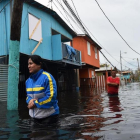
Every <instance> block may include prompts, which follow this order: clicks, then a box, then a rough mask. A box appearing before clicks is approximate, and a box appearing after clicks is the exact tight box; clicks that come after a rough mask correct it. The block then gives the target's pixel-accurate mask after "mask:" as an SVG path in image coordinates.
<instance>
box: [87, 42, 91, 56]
mask: <svg viewBox="0 0 140 140" xmlns="http://www.w3.org/2000/svg"><path fill="white" fill-rule="evenodd" d="M87 52H88V55H91V52H90V43H89V42H88V41H87Z"/></svg>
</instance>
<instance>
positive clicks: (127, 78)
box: [121, 71, 132, 83]
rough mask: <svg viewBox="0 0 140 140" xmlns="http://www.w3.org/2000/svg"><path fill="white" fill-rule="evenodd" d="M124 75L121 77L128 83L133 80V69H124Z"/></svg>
mask: <svg viewBox="0 0 140 140" xmlns="http://www.w3.org/2000/svg"><path fill="white" fill-rule="evenodd" d="M122 75H123V76H122V77H121V79H124V80H125V82H126V83H127V82H128V83H130V82H131V81H132V76H131V75H132V72H131V71H122Z"/></svg>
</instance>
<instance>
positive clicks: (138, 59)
mask: <svg viewBox="0 0 140 140" xmlns="http://www.w3.org/2000/svg"><path fill="white" fill-rule="evenodd" d="M137 62H138V77H139V59H138V58H137ZM139 79H140V78H139ZM139 79H138V81H139Z"/></svg>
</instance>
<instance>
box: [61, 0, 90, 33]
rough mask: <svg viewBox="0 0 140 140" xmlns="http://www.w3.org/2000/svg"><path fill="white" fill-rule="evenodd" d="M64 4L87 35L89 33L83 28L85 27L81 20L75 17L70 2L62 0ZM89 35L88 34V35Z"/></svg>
mask: <svg viewBox="0 0 140 140" xmlns="http://www.w3.org/2000/svg"><path fill="white" fill-rule="evenodd" d="M63 2H64V4H65V5H66V7H67V8H68V9H69V11H70V12H71V14H72V15H73V16H74V18H75V20H76V21H77V22H78V24H79V25H80V26H81V27H82V28H83V30H84V32H85V33H86V34H87V35H89V33H88V32H87V30H86V29H85V27H84V26H83V24H82V22H81V21H80V20H79V18H78V17H77V15H76V14H75V12H74V11H73V9H72V7H71V6H70V4H69V3H68V2H67V0H63ZM89 36H90V35H89Z"/></svg>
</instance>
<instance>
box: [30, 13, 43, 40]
mask: <svg viewBox="0 0 140 140" xmlns="http://www.w3.org/2000/svg"><path fill="white" fill-rule="evenodd" d="M28 18H29V38H30V39H33V40H35V41H40V40H41V39H42V27H41V19H39V18H37V17H35V16H33V15H31V14H29V15H28Z"/></svg>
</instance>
